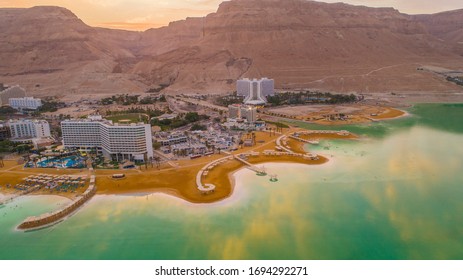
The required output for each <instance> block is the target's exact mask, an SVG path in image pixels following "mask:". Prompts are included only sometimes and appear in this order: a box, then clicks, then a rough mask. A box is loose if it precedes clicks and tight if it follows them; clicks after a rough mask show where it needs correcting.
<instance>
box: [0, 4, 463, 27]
mask: <svg viewBox="0 0 463 280" xmlns="http://www.w3.org/2000/svg"><path fill="white" fill-rule="evenodd" d="M221 2H223V0H131V1H129V0H0V7H32V6H38V5H53V6H61V7H66V8H68V9H70V10H71V11H72V12H73V13H75V14H76V15H77V16H78V17H79V18H80V19H82V20H83V21H84V22H85V23H87V24H88V25H91V26H102V27H109V28H119V29H130V30H145V29H148V28H151V27H160V26H164V25H167V24H168V23H169V22H171V21H174V20H180V19H184V18H186V17H196V16H204V15H206V14H208V13H211V12H214V11H216V10H217V7H218V5H219V3H221ZM323 2H340V1H339V0H326V1H323ZM343 2H345V3H350V4H355V5H365V6H371V7H394V8H396V9H398V10H400V11H401V12H404V13H409V14H417V13H435V12H440V11H446V10H453V9H461V8H463V1H462V0H441V1H435V0H345V1H343Z"/></svg>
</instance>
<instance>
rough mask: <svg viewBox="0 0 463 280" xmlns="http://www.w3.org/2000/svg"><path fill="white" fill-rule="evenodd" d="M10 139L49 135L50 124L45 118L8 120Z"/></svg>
mask: <svg viewBox="0 0 463 280" xmlns="http://www.w3.org/2000/svg"><path fill="white" fill-rule="evenodd" d="M6 125H7V126H8V127H9V128H10V132H11V138H12V139H33V138H45V137H50V136H51V133H50V124H49V123H48V122H47V121H45V120H9V121H8V122H7V123H6Z"/></svg>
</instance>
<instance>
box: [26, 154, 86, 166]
mask: <svg viewBox="0 0 463 280" xmlns="http://www.w3.org/2000/svg"><path fill="white" fill-rule="evenodd" d="M25 167H34V163H33V162H28V163H26V165H25ZM37 167H42V168H44V167H49V168H56V167H62V168H84V167H85V160H84V158H82V157H80V156H69V157H64V158H50V159H46V160H43V161H40V162H37Z"/></svg>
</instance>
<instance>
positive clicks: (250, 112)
mask: <svg viewBox="0 0 463 280" xmlns="http://www.w3.org/2000/svg"><path fill="white" fill-rule="evenodd" d="M228 118H230V119H245V120H246V121H247V122H248V123H254V122H256V121H257V109H256V108H255V107H252V106H248V105H241V104H233V105H230V106H228Z"/></svg>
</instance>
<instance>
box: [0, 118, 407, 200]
mask: <svg viewBox="0 0 463 280" xmlns="http://www.w3.org/2000/svg"><path fill="white" fill-rule="evenodd" d="M397 111H399V112H400V115H399V116H393V117H394V118H399V117H403V116H406V115H407V114H406V112H404V111H401V110H397ZM395 112H396V111H395ZM383 119H385V118H383ZM383 119H382V120H383ZM300 130H301V129H300V128H298V127H290V128H288V129H285V132H284V133H283V134H284V135H287V136H288V135H290V134H291V133H293V132H297V131H300ZM256 135H257V140H261V141H259V143H260V142H262V144H256V145H255V146H252V147H244V148H242V149H240V150H239V151H237V152H236V153H234V154H235V155H237V154H242V153H244V154H246V153H250V152H251V153H252V152H258V153H259V155H258V156H253V155H250V156H249V157H248V161H249V163H251V164H253V165H261V164H266V163H278V164H281V163H283V164H284V163H289V164H302V165H309V166H311V165H324V164H326V163H328V162H329V161H330V160H331V159H330V157H329V155H322V154H318V156H319V158H318V159H316V160H313V159H307V158H303V157H301V156H291V155H269V154H264V153H263V152H264V151H265V150H275V149H276V147H277V145H276V142H275V141H276V140H277V139H278V138H279V137H280V135H276V134H273V135H272V133H269V132H257V133H256ZM307 138H309V139H310V138H316V139H346V140H355V139H358V136H357V135H354V134H349V135H345V136H340V135H337V134H336V133H332V132H330V133H320V134H314V135H308V136H307ZM288 142H289V148H290V149H291V150H292V151H294V152H295V153H299V154H306V153H310V152H311V151H310V147H309V146H307V145H305V143H303V142H300V141H297V140H293V139H289V138H288ZM225 157H226V155H225V154H216V155H212V156H208V157H202V158H200V159H195V160H193V161H190V160H179V161H176V163H177V167H165V168H161V169H157V168H153V167H151V168H148V169H146V170H143V169H140V170H124V171H122V170H95V173H94V174H95V175H96V179H97V186H98V190H97V193H96V195H125V196H137V195H138V196H148V195H152V194H164V195H168V196H170V197H175V198H178V199H181V200H183V201H186V202H188V203H192V204H197V205H203V204H214V203H219V202H223V201H225V200H228V199H230V197H232V196H233V195H234V193H235V192H236V184H237V180H236V178H235V176H236V173H238V172H239V171H241V170H242V169H243V168H246V166H245V165H243V163H241V162H239V161H238V160H235V159H230V160H227V161H225V162H224V163H222V164H220V165H218V166H216V167H214V168H213V169H211V170H208V172H207V174H204V176H202V178H201V179H202V182H203V183H210V184H214V185H215V186H216V187H217V188H216V190H215V191H214V192H213V193H210V194H201V193H200V191H199V190H198V189H197V186H196V180H195V179H196V176H197V174H198V172H200V170H201V169H202V168H203V167H204V166H205V165H206V164H207V163H209V162H211V161H214V160H217V159H221V158H225ZM41 172H43V173H51V174H76V173H87V171H85V172H83V171H82V170H81V171H80V172H79V171H77V170H58V171H56V170H54V169H28V170H25V169H24V168H22V167H21V165H18V164H17V163H14V162H9V163H8V164H7V165H6V167H5V170H3V172H2V170H1V169H0V184H2V185H5V183H11V185H13V184H14V183H18V181H20V180H22V179H21V175H22V176H26V175H29V174H35V173H41ZM117 172H122V173H124V174H125V175H126V177H125V179H124V180H114V179H112V178H111V174H114V173H117ZM277 175H278V174H277ZM4 191H7V189H3V188H2V189H0V193H4ZM12 192H14V190H11V191H10V189H8V191H7V192H5V193H6V195H9V194H11V193H12ZM33 195H53V196H60V197H64V198H67V199H70V200H75V199H77V198H78V196H77V194H74V195H70V194H66V193H48V191H47V192H44V191H40V193H32V194H29V196H33Z"/></svg>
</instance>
